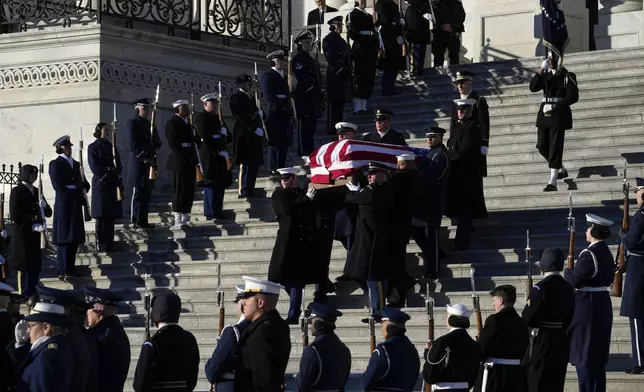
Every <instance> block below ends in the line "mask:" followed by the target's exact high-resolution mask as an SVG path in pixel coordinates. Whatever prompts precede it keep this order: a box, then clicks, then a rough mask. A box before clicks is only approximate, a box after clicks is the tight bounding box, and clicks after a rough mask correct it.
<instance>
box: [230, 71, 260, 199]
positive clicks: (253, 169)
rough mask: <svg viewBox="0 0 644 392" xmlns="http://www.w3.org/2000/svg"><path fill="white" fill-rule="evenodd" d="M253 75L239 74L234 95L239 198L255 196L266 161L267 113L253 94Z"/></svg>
mask: <svg viewBox="0 0 644 392" xmlns="http://www.w3.org/2000/svg"><path fill="white" fill-rule="evenodd" d="M251 80H252V79H251V77H250V75H246V74H241V75H237V78H236V79H235V81H236V83H237V91H236V92H235V93H233V94H232V95H231V96H230V111H231V113H232V115H233V118H234V119H235V125H234V128H233V154H234V155H235V164H236V165H239V180H238V186H239V189H238V190H237V192H238V197H239V198H240V199H241V198H244V197H253V196H255V181H256V180H257V171H258V170H259V167H260V166H261V165H263V164H264V148H263V141H264V136H265V130H264V129H262V128H261V126H262V120H261V118H262V116H263V115H264V113H263V112H262V110H261V109H260V108H258V107H257V105H256V104H255V100H254V99H253V97H251V95H250V86H251Z"/></svg>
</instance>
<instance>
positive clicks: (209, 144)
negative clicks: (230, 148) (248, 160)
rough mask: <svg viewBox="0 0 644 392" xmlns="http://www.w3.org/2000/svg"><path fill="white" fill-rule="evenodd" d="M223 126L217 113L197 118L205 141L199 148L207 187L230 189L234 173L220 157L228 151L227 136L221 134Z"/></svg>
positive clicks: (206, 113)
mask: <svg viewBox="0 0 644 392" xmlns="http://www.w3.org/2000/svg"><path fill="white" fill-rule="evenodd" d="M222 126H223V124H222V123H221V121H219V115H218V114H217V113H216V112H215V113H210V112H205V111H204V112H201V113H199V114H197V115H196V116H195V127H196V128H197V134H198V135H199V137H201V139H202V140H203V142H202V143H201V147H199V155H200V156H201V163H202V165H203V171H204V177H205V183H204V185H205V186H210V184H217V185H218V186H221V187H223V188H228V187H229V186H230V185H231V184H232V183H233V177H232V173H231V172H230V170H228V166H227V165H226V158H224V157H222V156H220V155H219V153H220V152H221V151H226V135H222V134H221V133H220V131H221V127H222Z"/></svg>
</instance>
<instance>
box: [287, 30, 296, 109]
mask: <svg viewBox="0 0 644 392" xmlns="http://www.w3.org/2000/svg"><path fill="white" fill-rule="evenodd" d="M292 60H293V34H291V46H290V47H289V48H288V67H287V68H288V71H287V73H288V77H287V80H288V100H289V102H290V104H291V110H292V111H293V120H294V121H295V122H297V110H296V108H295V100H294V99H293V75H291V72H292V71H293V69H292V68H293V65H292V62H293V61H292Z"/></svg>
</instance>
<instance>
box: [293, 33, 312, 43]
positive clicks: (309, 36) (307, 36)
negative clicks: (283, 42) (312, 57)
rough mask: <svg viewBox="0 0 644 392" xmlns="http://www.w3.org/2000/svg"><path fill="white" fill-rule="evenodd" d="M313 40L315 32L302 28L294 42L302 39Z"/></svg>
mask: <svg viewBox="0 0 644 392" xmlns="http://www.w3.org/2000/svg"><path fill="white" fill-rule="evenodd" d="M311 40H313V34H312V33H311V32H310V31H308V30H302V31H301V32H300V33H299V34H298V35H297V36H296V37H295V38H294V39H293V42H295V43H296V44H297V43H299V42H302V41H311Z"/></svg>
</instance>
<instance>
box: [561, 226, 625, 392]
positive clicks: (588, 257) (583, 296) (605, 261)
mask: <svg viewBox="0 0 644 392" xmlns="http://www.w3.org/2000/svg"><path fill="white" fill-rule="evenodd" d="M586 223H587V225H586V241H588V243H590V245H589V246H588V248H586V249H584V250H582V251H581V253H579V257H578V259H577V263H576V264H575V265H574V267H573V268H566V270H565V272H564V278H565V279H566V281H568V283H570V285H571V286H572V288H573V289H575V313H574V316H573V319H572V323H571V324H570V327H569V328H568V331H567V334H568V337H569V339H570V363H571V364H572V365H574V366H575V367H576V369H577V380H578V383H579V391H580V392H595V391H599V392H601V391H605V390H606V364H607V363H608V357H609V350H610V340H611V330H612V327H613V304H612V303H611V300H610V295H609V293H608V290H609V286H610V284H611V282H612V281H613V275H614V272H615V259H614V258H613V253H612V252H611V250H610V249H609V248H608V244H607V243H606V241H605V240H606V239H608V237H610V235H611V232H610V226H611V225H612V224H613V222H611V221H609V220H608V219H604V218H602V217H600V216H597V215H593V214H586Z"/></svg>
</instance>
